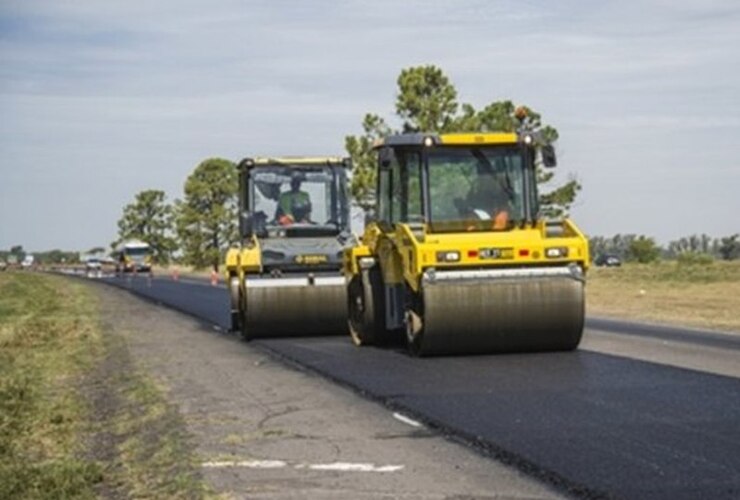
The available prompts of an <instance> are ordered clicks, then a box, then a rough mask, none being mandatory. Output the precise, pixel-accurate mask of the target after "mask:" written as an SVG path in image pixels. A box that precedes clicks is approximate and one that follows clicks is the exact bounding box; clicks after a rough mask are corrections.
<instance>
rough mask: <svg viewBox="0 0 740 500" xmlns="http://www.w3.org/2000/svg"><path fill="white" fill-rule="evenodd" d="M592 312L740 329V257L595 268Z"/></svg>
mask: <svg viewBox="0 0 740 500" xmlns="http://www.w3.org/2000/svg"><path fill="white" fill-rule="evenodd" d="M586 303H587V311H588V314H589V315H593V316H607V317H608V316H611V317H618V318H621V319H625V318H627V319H634V320H643V321H654V322H660V323H668V324H675V325H686V326H693V327H697V328H710V329H716V330H724V331H728V332H736V333H740V313H738V311H740V262H709V263H702V262H695V263H691V262H689V263H685V262H684V263H679V262H658V263H654V264H626V265H624V266H622V267H618V268H593V269H591V271H589V276H588V285H587V289H586Z"/></svg>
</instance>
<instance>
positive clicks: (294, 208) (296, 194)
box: [275, 175, 311, 226]
mask: <svg viewBox="0 0 740 500" xmlns="http://www.w3.org/2000/svg"><path fill="white" fill-rule="evenodd" d="M275 218H276V219H277V221H278V222H279V223H280V224H281V225H283V226H287V225H290V224H293V223H295V222H311V198H310V197H309V196H308V193H306V192H305V191H301V178H300V176H298V175H294V176H293V177H292V178H291V179H290V191H285V192H283V193H280V199H279V200H278V207H277V213H276V214H275Z"/></svg>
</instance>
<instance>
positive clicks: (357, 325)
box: [347, 266, 385, 346]
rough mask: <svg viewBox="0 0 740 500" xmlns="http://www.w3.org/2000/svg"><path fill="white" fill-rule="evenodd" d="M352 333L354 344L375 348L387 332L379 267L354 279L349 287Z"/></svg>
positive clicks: (366, 271) (349, 321) (349, 311)
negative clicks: (373, 346) (384, 326)
mask: <svg viewBox="0 0 740 500" xmlns="http://www.w3.org/2000/svg"><path fill="white" fill-rule="evenodd" d="M347 301H348V303H347V310H348V313H349V320H348V324H349V332H350V336H351V337H352V341H353V342H354V343H355V345H358V346H364V345H375V344H377V343H379V341H381V340H382V338H383V336H384V335H383V334H384V332H385V329H384V328H383V323H384V322H385V308H384V305H385V304H384V301H383V280H382V278H381V276H380V268H378V267H377V266H376V267H372V268H370V269H366V270H364V271H362V274H361V275H359V276H355V277H354V278H353V279H352V280H351V281H350V283H349V285H348V286H347Z"/></svg>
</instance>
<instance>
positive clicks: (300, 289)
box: [225, 157, 354, 340]
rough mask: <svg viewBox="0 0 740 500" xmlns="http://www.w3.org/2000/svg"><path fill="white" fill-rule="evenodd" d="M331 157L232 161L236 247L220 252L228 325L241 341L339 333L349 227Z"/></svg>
mask: <svg viewBox="0 0 740 500" xmlns="http://www.w3.org/2000/svg"><path fill="white" fill-rule="evenodd" d="M350 167H351V163H350V161H349V159H347V158H339V157H318V158H317V157H281V158H247V159H244V160H242V161H241V162H240V163H239V185H240V188H239V205H240V207H239V209H240V225H239V226H240V227H239V230H240V233H241V237H242V241H241V245H240V246H239V247H238V248H232V249H231V250H229V252H228V253H227V255H226V266H225V269H226V274H227V276H226V278H227V283H228V287H229V294H230V297H231V326H232V329H233V330H236V331H240V332H241V335H242V337H243V338H244V339H245V340H250V339H253V338H260V337H280V336H294V335H329V334H341V333H345V334H346V329H347V327H346V321H347V299H346V292H345V286H344V278H343V277H342V273H341V269H342V252H343V249H344V248H345V247H346V246H350V245H352V244H353V243H354V237H353V236H352V233H351V231H350V204H349V203H350V202H349V197H348V193H347V172H348V170H349V169H350Z"/></svg>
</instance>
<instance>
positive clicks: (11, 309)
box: [0, 272, 206, 499]
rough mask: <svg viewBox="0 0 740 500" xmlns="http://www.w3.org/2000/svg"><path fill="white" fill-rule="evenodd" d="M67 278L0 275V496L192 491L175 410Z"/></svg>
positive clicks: (83, 291) (195, 492) (190, 463)
mask: <svg viewBox="0 0 740 500" xmlns="http://www.w3.org/2000/svg"><path fill="white" fill-rule="evenodd" d="M103 331H104V330H103V329H102V328H101V318H100V316H99V313H98V310H97V301H96V298H95V295H94V294H93V293H92V292H91V290H90V289H89V288H88V287H87V286H85V285H84V284H82V283H81V282H77V281H75V280H69V279H64V278H61V277H56V276H49V275H41V274H36V273H28V272H24V273H2V274H0V498H60V499H63V498H96V497H98V496H103V497H113V498H121V497H124V498H125V497H132V496H133V497H142V498H200V497H202V496H203V495H204V493H206V490H205V487H204V486H203V484H202V482H201V480H200V476H199V475H198V472H197V467H196V466H195V462H194V459H193V455H192V453H191V450H190V448H189V445H188V442H187V436H186V435H185V430H184V429H185V427H184V424H183V423H182V421H181V420H180V417H179V414H178V412H177V410H176V408H174V407H172V406H171V405H169V404H168V403H167V402H166V399H165V398H164V396H163V394H162V391H161V390H160V388H159V387H157V385H156V384H155V383H154V382H153V381H152V380H151V379H149V378H148V377H147V376H146V374H144V373H142V372H138V371H136V370H135V366H134V365H133V363H132V362H131V360H130V359H129V355H128V350H127V349H126V345H125V341H124V339H123V337H122V336H121V335H119V334H116V333H115V332H113V331H109V329H106V330H105V335H104V334H103Z"/></svg>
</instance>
